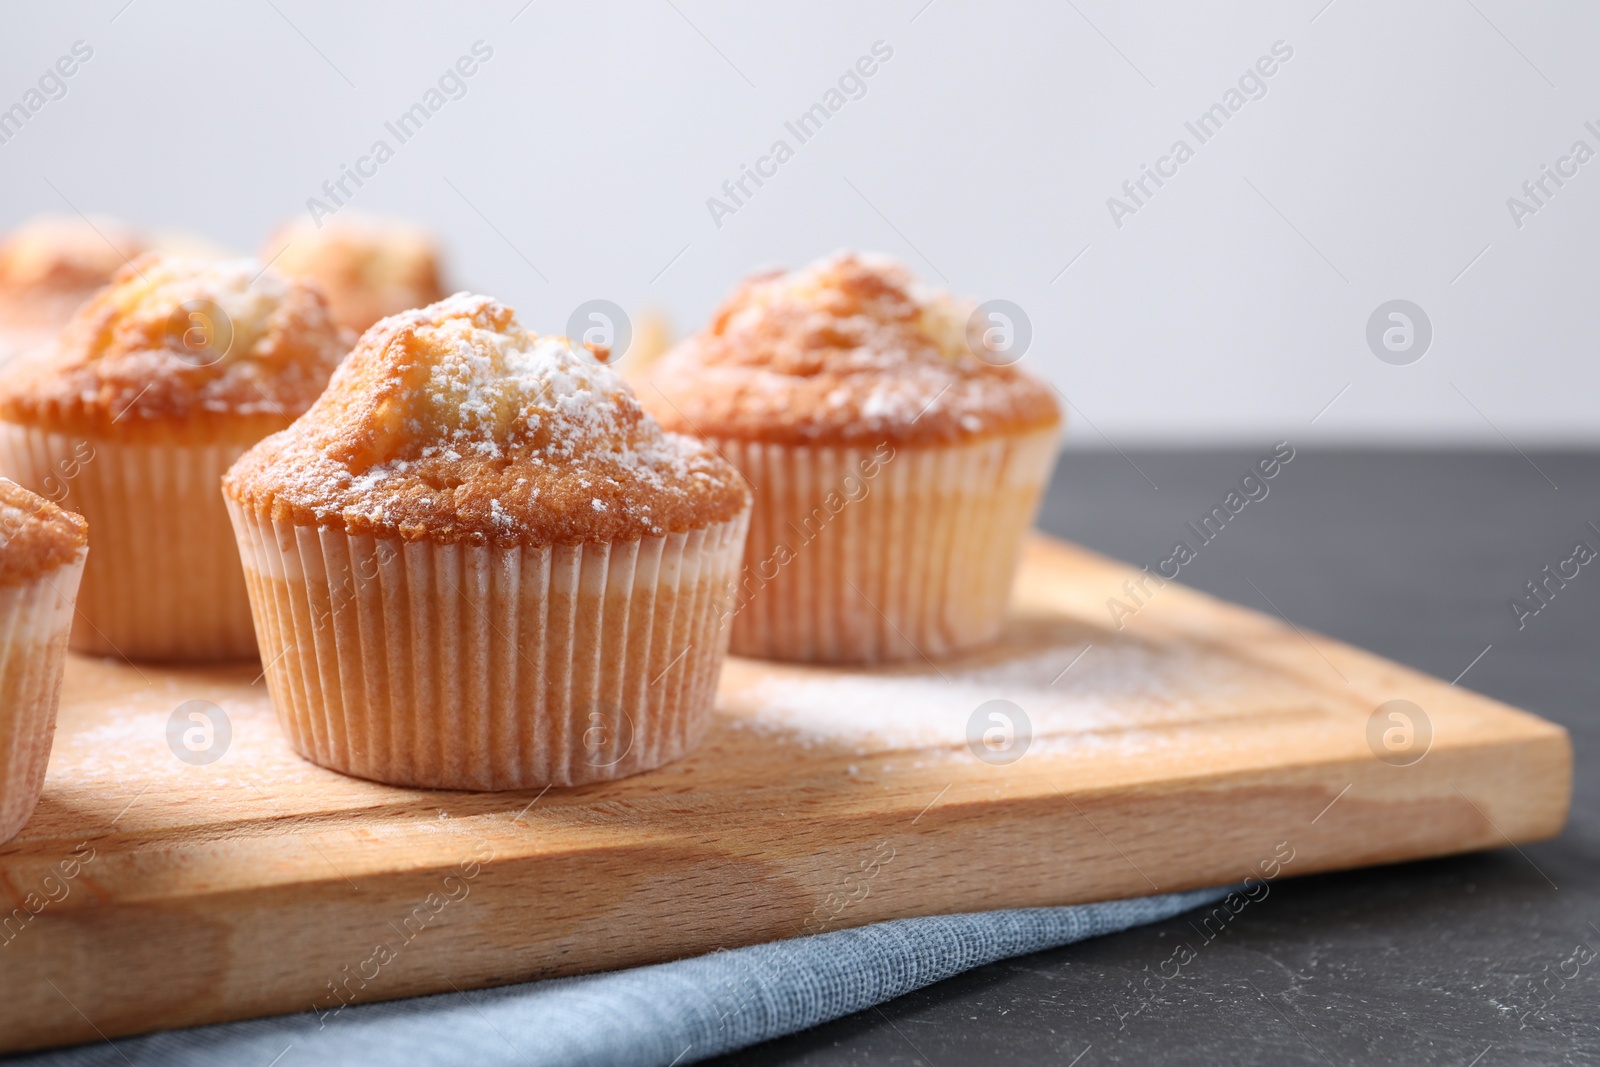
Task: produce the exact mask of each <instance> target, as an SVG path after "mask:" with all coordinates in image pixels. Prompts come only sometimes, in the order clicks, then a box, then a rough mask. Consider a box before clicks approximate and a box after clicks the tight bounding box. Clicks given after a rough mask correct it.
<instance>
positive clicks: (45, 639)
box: [0, 552, 83, 844]
mask: <svg viewBox="0 0 1600 1067" xmlns="http://www.w3.org/2000/svg"><path fill="white" fill-rule="evenodd" d="M82 575H83V553H82V552H80V553H79V554H78V558H77V559H76V560H74V561H73V562H71V563H68V564H66V565H64V566H60V567H56V568H55V569H53V570H50V571H46V572H45V573H44V574H42V575H40V576H39V577H38V578H35V579H33V580H32V581H29V582H24V583H22V584H20V585H12V586H4V587H0V844H3V843H5V842H6V841H9V840H11V839H12V838H13V837H15V836H16V835H17V832H18V831H20V830H21V829H22V827H23V826H24V824H26V823H27V821H28V818H29V816H31V815H32V814H33V809H34V806H35V805H36V804H38V802H39V794H40V792H41V791H43V789H44V771H45V766H46V765H47V764H48V763H49V762H50V742H51V740H52V738H53V737H54V736H55V730H56V705H57V704H59V703H60V701H61V675H62V672H63V671H64V670H65V668H66V662H67V631H68V630H70V629H71V627H72V599H73V597H74V596H75V595H77V592H78V581H79V579H80V578H81V577H82Z"/></svg>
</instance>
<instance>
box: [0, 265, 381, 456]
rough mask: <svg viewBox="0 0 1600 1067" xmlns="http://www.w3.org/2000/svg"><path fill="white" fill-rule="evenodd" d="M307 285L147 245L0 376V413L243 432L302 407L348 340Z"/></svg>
mask: <svg viewBox="0 0 1600 1067" xmlns="http://www.w3.org/2000/svg"><path fill="white" fill-rule="evenodd" d="M351 340H352V335H351V334H349V333H348V332H346V331H342V330H341V329H340V328H339V327H338V326H337V325H335V323H334V321H333V318H332V316H331V315H330V314H329V312H328V308H327V304H326V303H325V302H324V300H323V298H322V295H321V294H320V293H319V292H317V291H316V289H315V288H314V287H313V286H311V285H308V284H306V283H303V282H295V281H290V280H289V279H286V278H284V277H283V276H282V275H280V274H278V273H277V272H275V271H273V270H271V269H266V270H263V269H262V268H261V266H260V265H259V264H257V263H255V262H254V261H253V260H225V261H212V260H203V259H188V258H179V257H172V256H166V255H163V254H160V253H151V254H149V255H145V256H141V257H139V258H138V259H135V260H134V261H133V262H132V263H128V264H125V265H124V266H123V267H122V268H121V269H119V270H118V271H116V273H115V274H114V275H113V276H112V280H111V284H110V285H108V286H107V287H105V288H103V289H101V290H100V291H99V292H97V293H96V294H95V295H94V296H93V297H92V298H91V299H90V300H89V301H88V302H87V303H86V304H84V305H83V306H82V307H80V308H79V309H78V311H77V312H76V313H75V314H74V315H73V317H72V319H71V321H70V322H68V323H67V325H66V327H65V328H64V329H63V331H62V335H61V338H60V341H59V343H58V344H57V345H56V346H55V349H54V351H52V352H50V353H49V354H47V355H45V356H43V357H42V358H38V359H30V360H24V361H18V362H17V363H14V364H12V365H11V366H9V367H7V368H6V370H5V374H4V377H3V378H0V419H5V420H8V421H11V422H15V423H22V424H26V425H31V426H38V427H42V428H47V429H51V430H58V431H61V432H64V433H75V434H83V435H87V436H95V437H101V438H114V439H120V440H157V441H163V440H166V441H180V442H194V441H209V440H254V439H257V438H259V437H260V436H262V435H263V434H265V433H267V432H270V431H271V430H273V429H278V428H281V427H283V426H286V425H287V424H288V423H289V422H290V421H292V420H293V419H294V418H295V417H296V416H298V415H300V414H301V413H303V412H304V411H305V410H306V409H307V408H308V407H310V405H311V402H312V401H313V400H315V399H316V397H317V395H318V394H319V393H321V392H322V389H323V387H324V386H325V385H326V384H327V381H328V377H329V375H330V374H331V373H332V372H333V369H334V367H336V366H337V365H338V363H339V360H340V359H341V358H342V357H343V356H344V354H345V352H347V351H348V350H349V346H350V343H351Z"/></svg>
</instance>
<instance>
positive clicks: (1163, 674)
mask: <svg viewBox="0 0 1600 1067" xmlns="http://www.w3.org/2000/svg"><path fill="white" fill-rule="evenodd" d="M1069 668H1070V669H1069ZM946 679H948V680H946ZM1258 682H1259V678H1258V677H1257V675H1256V673H1255V672H1253V671H1251V670H1249V669H1248V668H1246V667H1244V665H1242V664H1240V663H1239V662H1237V661H1234V660H1230V659H1227V658H1224V657H1221V656H1217V655H1212V654H1208V653H1203V652H1199V651H1196V650H1194V649H1193V648H1188V647H1184V646H1151V645H1144V644H1138V643H1132V642H1129V643H1111V644H1104V645H1099V644H1097V645H1095V646H1094V647H1092V648H1089V649H1088V651H1085V646H1084V645H1083V644H1081V643H1080V644H1077V645H1075V646H1064V647H1060V648H1052V649H1049V650H1047V651H1043V652H1035V653H1030V654H1028V655H1025V656H1021V657H1018V658H1016V659H1011V660H1007V661H1004V662H1002V663H999V664H994V665H988V666H981V667H973V668H968V669H958V668H955V667H951V666H946V667H944V668H943V673H942V675H941V674H940V673H933V672H929V673H926V674H915V675H906V674H898V673H896V674H871V673H865V672H863V673H860V674H847V675H841V674H837V673H830V674H827V675H822V674H818V675H816V676H813V677H798V678H797V677H792V676H785V677H778V678H774V677H766V678H763V679H761V680H760V681H758V682H757V683H756V684H755V685H754V686H753V687H752V689H751V690H749V691H748V692H746V693H745V694H744V695H743V699H742V700H741V704H742V705H744V706H748V707H750V708H751V709H752V713H751V715H750V716H749V717H748V718H745V719H742V720H738V722H739V724H740V725H741V726H743V727H744V728H747V729H756V730H763V731H778V732H783V733H790V734H793V735H796V737H797V740H798V741H799V743H801V744H802V745H805V746H808V747H816V746H838V747H843V748H845V749H847V750H848V751H850V752H851V753H854V754H856V755H862V756H866V755H870V754H875V753H882V752H885V751H895V750H938V749H944V750H946V752H945V754H946V755H949V756H951V757H959V758H970V757H968V754H967V749H966V745H967V740H968V721H969V719H970V718H971V716H972V714H973V712H974V710H975V709H977V708H978V707H980V706H981V705H983V704H984V703H986V702H988V701H991V700H996V699H1001V700H1009V701H1012V702H1014V703H1015V704H1017V705H1018V706H1019V707H1021V708H1022V709H1023V711H1024V712H1025V713H1026V714H1027V716H1028V718H1029V720H1030V721H1031V724H1032V736H1033V741H1032V744H1033V745H1034V747H1035V748H1041V747H1042V748H1049V747H1051V746H1060V747H1078V748H1081V747H1092V746H1096V745H1105V744H1110V743H1115V744H1117V745H1120V746H1123V747H1127V746H1133V747H1135V748H1138V747H1145V748H1154V747H1158V746H1161V745H1163V744H1166V743H1168V742H1169V740H1170V735H1171V731H1172V729H1173V727H1181V726H1183V725H1186V724H1190V723H1195V724H1198V723H1200V722H1203V721H1205V714H1204V710H1203V709H1202V708H1201V706H1200V705H1199V704H1198V703H1197V702H1196V697H1195V694H1197V693H1205V694H1206V696H1207V698H1208V700H1210V699H1213V698H1222V697H1230V696H1231V697H1232V698H1234V699H1237V696H1238V694H1239V692H1240V690H1241V688H1242V687H1244V686H1246V685H1253V684H1257V683H1258Z"/></svg>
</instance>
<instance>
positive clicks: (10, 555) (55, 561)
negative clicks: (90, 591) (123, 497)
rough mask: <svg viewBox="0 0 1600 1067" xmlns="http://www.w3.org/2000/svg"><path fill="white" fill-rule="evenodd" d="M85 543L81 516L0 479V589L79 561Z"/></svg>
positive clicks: (86, 534) (86, 528) (0, 712)
mask: <svg viewBox="0 0 1600 1067" xmlns="http://www.w3.org/2000/svg"><path fill="white" fill-rule="evenodd" d="M88 543H89V524H88V523H87V522H85V521H84V520H83V517H82V516H79V515H74V514H73V513H72V512H70V511H63V510H62V509H61V508H59V507H57V506H56V505H55V504H53V503H52V502H50V501H49V500H46V499H45V498H44V497H42V496H39V495H38V494H37V493H30V492H29V491H28V490H26V489H24V488H22V486H20V485H18V484H17V483H16V482H13V481H12V480H11V479H9V478H0V588H6V587H10V586H17V585H21V584H22V583H24V582H31V581H33V580H34V579H36V578H38V577H39V576H40V575H41V574H44V573H45V572H47V571H53V570H55V569H56V568H58V567H64V566H66V565H67V564H69V563H71V562H73V561H74V560H77V559H80V558H81V557H82V555H83V551H84V546H85V545H87V544H88ZM3 714H4V711H3V710H0V715H3Z"/></svg>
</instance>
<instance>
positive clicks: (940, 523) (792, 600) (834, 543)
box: [712, 429, 1058, 663]
mask: <svg viewBox="0 0 1600 1067" xmlns="http://www.w3.org/2000/svg"><path fill="white" fill-rule="evenodd" d="M1057 436H1058V434H1057V430H1055V429H1050V430H1047V431H1043V432H1036V433H1032V434H1026V435H1018V436H1012V437H1002V438H992V439H988V440H983V441H978V442H974V443H970V444H958V445H951V446H942V447H921V448H910V447H891V446H889V445H879V446H877V447H876V448H872V447H860V448H828V447H809V446H807V447H791V446H782V445H770V444H762V443H756V442H749V441H736V440H731V439H713V441H712V443H713V444H715V445H716V446H717V448H718V449H719V450H720V451H721V452H722V454H723V455H725V456H726V457H727V458H728V459H729V461H731V462H732V463H733V464H734V465H735V466H737V467H738V468H739V469H740V470H741V471H742V472H743V473H744V474H745V476H746V477H747V478H748V479H749V480H750V482H751V483H752V485H753V487H754V493H755V507H754V511H753V512H752V514H751V519H750V537H749V540H748V542H747V543H746V546H745V559H744V567H743V569H742V572H741V574H740V576H739V588H738V595H737V599H736V602H735V614H734V618H733V633H732V645H731V651H732V652H733V653H734V654H735V655H739V656H759V657H762V658H766V659H781V660H796V661H802V662H816V663H879V662H891V661H897V660H909V659H916V658H919V657H927V658H930V659H937V658H939V657H942V656H948V655H951V654H953V653H956V652H960V651H962V650H965V649H969V648H974V647H977V646H980V645H984V644H987V643H989V642H991V641H993V640H994V639H995V638H996V637H997V636H998V635H999V632H1000V626H1001V624H1002V622H1003V621H1004V617H1005V610H1006V603H1007V600H1008V598H1009V595H1010V591H1011V581H1012V577H1013V576H1014V574H1015V572H1016V568H1017V560H1018V556H1019V553H1020V551H1021V547H1022V541H1023V538H1024V536H1025V535H1026V534H1027V531H1028V529H1029V528H1030V527H1031V526H1032V525H1033V519H1034V515H1035V513H1036V512H1037V510H1038V506H1039V496H1040V493H1041V491H1042V490H1043V488H1044V483H1045V481H1046V479H1047V478H1048V477H1049V475H1050V469H1051V467H1052V465H1053V463H1054V461H1055V450H1056V440H1057Z"/></svg>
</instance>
